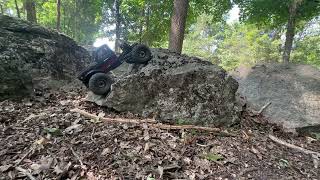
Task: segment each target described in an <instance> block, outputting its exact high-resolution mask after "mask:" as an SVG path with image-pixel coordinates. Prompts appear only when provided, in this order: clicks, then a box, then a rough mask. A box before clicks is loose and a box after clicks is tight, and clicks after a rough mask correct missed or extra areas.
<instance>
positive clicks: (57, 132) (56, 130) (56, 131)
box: [44, 128, 63, 136]
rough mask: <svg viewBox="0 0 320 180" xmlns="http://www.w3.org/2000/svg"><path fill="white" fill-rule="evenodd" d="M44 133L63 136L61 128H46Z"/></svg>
mask: <svg viewBox="0 0 320 180" xmlns="http://www.w3.org/2000/svg"><path fill="white" fill-rule="evenodd" d="M44 132H45V133H47V134H51V135H54V136H62V135H63V134H62V131H61V130H60V129H59V128H44Z"/></svg>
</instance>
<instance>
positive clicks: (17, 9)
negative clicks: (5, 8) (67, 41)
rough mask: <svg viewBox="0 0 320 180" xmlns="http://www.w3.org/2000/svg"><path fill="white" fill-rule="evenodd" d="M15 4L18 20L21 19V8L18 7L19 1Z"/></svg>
mask: <svg viewBox="0 0 320 180" xmlns="http://www.w3.org/2000/svg"><path fill="white" fill-rule="evenodd" d="M14 4H15V6H16V11H17V15H18V18H20V11H19V6H18V3H17V0H14Z"/></svg>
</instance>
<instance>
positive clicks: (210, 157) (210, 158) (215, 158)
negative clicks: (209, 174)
mask: <svg viewBox="0 0 320 180" xmlns="http://www.w3.org/2000/svg"><path fill="white" fill-rule="evenodd" d="M202 158H204V159H207V160H208V161H213V162H217V161H222V160H223V159H224V157H223V156H222V155H220V154H214V153H208V154H204V155H202Z"/></svg>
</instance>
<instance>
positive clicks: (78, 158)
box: [70, 147, 84, 168]
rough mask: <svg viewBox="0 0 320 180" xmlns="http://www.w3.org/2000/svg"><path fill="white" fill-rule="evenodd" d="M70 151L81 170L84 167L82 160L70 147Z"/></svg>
mask: <svg viewBox="0 0 320 180" xmlns="http://www.w3.org/2000/svg"><path fill="white" fill-rule="evenodd" d="M70 150H71V152H72V154H73V155H74V156H75V157H76V158H77V160H78V161H79V163H80V165H81V168H82V167H83V166H84V164H83V162H82V160H81V159H80V157H79V155H78V154H77V153H76V152H75V151H74V150H73V148H72V147H70Z"/></svg>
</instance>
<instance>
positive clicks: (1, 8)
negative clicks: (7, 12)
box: [0, 4, 4, 14]
mask: <svg viewBox="0 0 320 180" xmlns="http://www.w3.org/2000/svg"><path fill="white" fill-rule="evenodd" d="M0 11H1V14H4V13H3V7H2V4H0Z"/></svg>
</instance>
